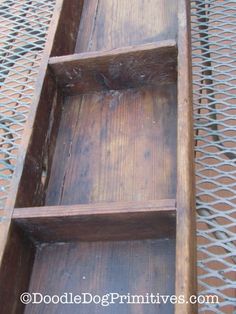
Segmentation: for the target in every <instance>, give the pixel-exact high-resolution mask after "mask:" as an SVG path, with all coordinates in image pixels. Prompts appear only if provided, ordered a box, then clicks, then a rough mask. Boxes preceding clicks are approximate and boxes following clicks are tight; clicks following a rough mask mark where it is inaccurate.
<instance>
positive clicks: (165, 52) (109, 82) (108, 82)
mask: <svg viewBox="0 0 236 314" xmlns="http://www.w3.org/2000/svg"><path fill="white" fill-rule="evenodd" d="M49 64H50V67H51V68H52V70H53V73H54V74H55V76H56V80H57V82H58V84H59V86H60V87H61V88H62V89H63V91H64V93H65V94H67V95H73V94H78V93H80V94H81V93H88V92H92V91H102V90H118V89H124V88H134V87H141V86H147V85H149V86H160V85H162V84H168V83H174V82H176V73H177V72H176V66H177V49H176V42H175V41H174V40H166V41H161V42H156V43H152V44H146V45H138V46H131V47H122V48H118V49H114V50H110V51H98V52H88V53H81V54H74V55H69V56H64V57H54V58H50V60H49Z"/></svg>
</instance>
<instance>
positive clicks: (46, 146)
mask: <svg viewBox="0 0 236 314" xmlns="http://www.w3.org/2000/svg"><path fill="white" fill-rule="evenodd" d="M61 107H62V94H61V93H60V90H57V88H56V84H55V82H54V80H53V78H52V77H51V74H50V73H49V71H48V72H47V73H46V76H45V80H44V83H43V87H42V93H41V95H40V100H39V104H38V107H37V112H36V117H35V123H34V125H33V131H32V134H31V140H30V143H29V146H28V149H27V154H26V158H25V161H24V168H23V172H22V176H21V180H20V184H19V189H18V193H17V198H16V202H15V206H17V207H21V206H40V205H43V204H44V199H45V192H46V189H47V184H48V179H49V177H50V170H51V163H52V157H53V154H54V149H55V144H56V138H57V131H58V125H59V121H60V116H61Z"/></svg>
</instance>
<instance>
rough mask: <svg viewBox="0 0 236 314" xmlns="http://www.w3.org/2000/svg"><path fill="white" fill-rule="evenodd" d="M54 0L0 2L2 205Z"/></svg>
mask: <svg viewBox="0 0 236 314" xmlns="http://www.w3.org/2000/svg"><path fill="white" fill-rule="evenodd" d="M54 5H55V0H6V1H0V186H1V190H0V208H2V207H3V206H4V202H5V200H6V197H7V191H8V189H9V185H10V180H11V178H12V174H13V171H14V168H15V162H16V155H17V149H18V144H19V141H20V139H21V136H22V131H23V129H24V124H25V121H26V119H27V114H28V112H29V106H30V104H31V101H32V97H33V94H34V84H35V79H36V77H37V74H38V67H39V63H40V58H41V56H42V51H43V49H44V45H45V41H46V34H47V30H48V26H49V23H50V21H51V17H52V13H53V8H54Z"/></svg>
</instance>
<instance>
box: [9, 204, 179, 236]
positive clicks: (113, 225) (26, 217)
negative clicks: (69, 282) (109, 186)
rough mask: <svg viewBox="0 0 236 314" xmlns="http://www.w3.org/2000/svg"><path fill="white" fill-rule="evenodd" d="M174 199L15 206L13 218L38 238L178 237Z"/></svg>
mask: <svg viewBox="0 0 236 314" xmlns="http://www.w3.org/2000/svg"><path fill="white" fill-rule="evenodd" d="M175 216H176V210H175V200H174V199H169V200H157V201H147V202H144V201H142V202H112V203H97V204H85V205H70V206H44V207H31V208H16V209H14V212H13V220H14V222H16V223H17V224H19V225H20V226H23V228H24V229H25V230H27V231H28V232H29V234H30V235H31V236H32V237H33V238H34V239H35V240H37V241H43V242H50V241H71V240H83V241H99V240H124V239H142V238H147V239H148V238H160V237H161V238H163V237H164V238H165V237H168V238H172V237H174V236H175Z"/></svg>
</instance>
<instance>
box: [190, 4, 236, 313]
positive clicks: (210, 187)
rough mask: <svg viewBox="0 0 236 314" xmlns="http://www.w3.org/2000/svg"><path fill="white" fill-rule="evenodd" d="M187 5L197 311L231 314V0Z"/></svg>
mask: <svg viewBox="0 0 236 314" xmlns="http://www.w3.org/2000/svg"><path fill="white" fill-rule="evenodd" d="M191 4H192V47H193V48H192V53H193V84H194V111H195V131H196V136H195V144H196V146H195V152H196V159H195V160H196V179H197V223H198V224H197V231H198V283H199V293H200V294H216V295H218V296H219V301H220V304H218V305H216V304H204V305H202V306H200V307H199V312H203V313H235V312H234V311H235V307H234V306H235V305H236V297H235V291H236V282H235V279H236V233H235V231H236V0H233V1H232V0H231V1H230V0H223V1H222V0H198V1H196V0H195V1H193V0H192V1H191Z"/></svg>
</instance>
